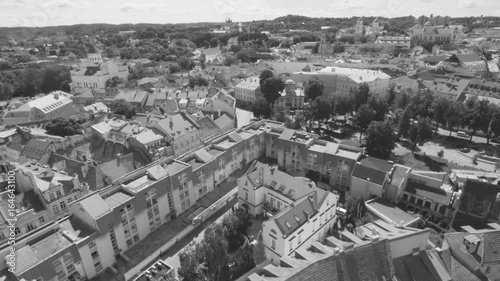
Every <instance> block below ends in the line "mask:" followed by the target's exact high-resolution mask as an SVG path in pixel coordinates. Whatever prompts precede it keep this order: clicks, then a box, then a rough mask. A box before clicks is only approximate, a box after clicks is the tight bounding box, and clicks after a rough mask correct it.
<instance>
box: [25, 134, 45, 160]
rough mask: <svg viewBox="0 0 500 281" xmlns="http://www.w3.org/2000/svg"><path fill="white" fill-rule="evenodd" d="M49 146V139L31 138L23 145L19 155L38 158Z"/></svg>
mask: <svg viewBox="0 0 500 281" xmlns="http://www.w3.org/2000/svg"><path fill="white" fill-rule="evenodd" d="M49 146H50V141H48V140H39V139H31V140H29V141H28V143H27V144H26V146H24V148H23V151H22V152H21V155H23V156H26V157H28V158H31V159H35V160H40V159H41V158H42V156H43V155H44V154H45V151H47V148H48V147H49Z"/></svg>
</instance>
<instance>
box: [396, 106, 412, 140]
mask: <svg viewBox="0 0 500 281" xmlns="http://www.w3.org/2000/svg"><path fill="white" fill-rule="evenodd" d="M410 125H411V113H410V109H409V108H407V109H405V110H404V111H403V114H402V115H401V117H399V124H398V131H399V135H400V136H403V137H407V136H408V131H409V130H410Z"/></svg>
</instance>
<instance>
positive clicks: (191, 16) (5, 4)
mask: <svg viewBox="0 0 500 281" xmlns="http://www.w3.org/2000/svg"><path fill="white" fill-rule="evenodd" d="M0 11H1V15H2V16H1V17H0V26H3V27H14V26H31V27H40V26H54V25H72V24H80V23H86V24H89V23H111V24H120V23H192V22H222V21H224V20H225V19H226V18H228V17H229V18H231V19H232V20H233V22H240V21H241V22H245V21H252V20H262V19H269V20H271V19H275V18H277V17H280V16H284V15H288V14H293V15H303V16H309V17H353V16H383V17H398V16H408V15H413V16H416V17H418V16H420V15H427V16H428V15H430V14H434V15H442V16H446V15H448V16H451V17H462V16H480V15H484V16H500V1H498V0H301V1H299V0H252V1H245V0H141V1H138V0H45V1H40V0H0Z"/></svg>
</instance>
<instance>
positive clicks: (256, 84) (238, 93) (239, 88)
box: [234, 77, 262, 104]
mask: <svg viewBox="0 0 500 281" xmlns="http://www.w3.org/2000/svg"><path fill="white" fill-rule="evenodd" d="M234 97H235V98H236V100H237V101H239V102H241V103H244V104H252V103H254V102H255V101H256V100H257V99H258V98H260V97H262V93H261V91H260V80H259V77H249V78H245V79H244V80H243V81H241V82H240V83H238V85H236V86H235V87H234Z"/></svg>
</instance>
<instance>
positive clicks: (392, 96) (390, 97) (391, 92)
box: [385, 85, 396, 106]
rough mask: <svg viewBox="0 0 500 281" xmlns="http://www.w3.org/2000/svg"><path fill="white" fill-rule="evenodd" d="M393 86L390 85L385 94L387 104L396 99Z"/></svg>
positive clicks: (389, 104) (390, 104)
mask: <svg viewBox="0 0 500 281" xmlns="http://www.w3.org/2000/svg"><path fill="white" fill-rule="evenodd" d="M394 88H395V86H394V85H391V87H390V88H389V92H387V94H386V95H385V101H386V102H387V105H388V106H392V104H393V103H394V100H395V99H396V91H395V89H394Z"/></svg>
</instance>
